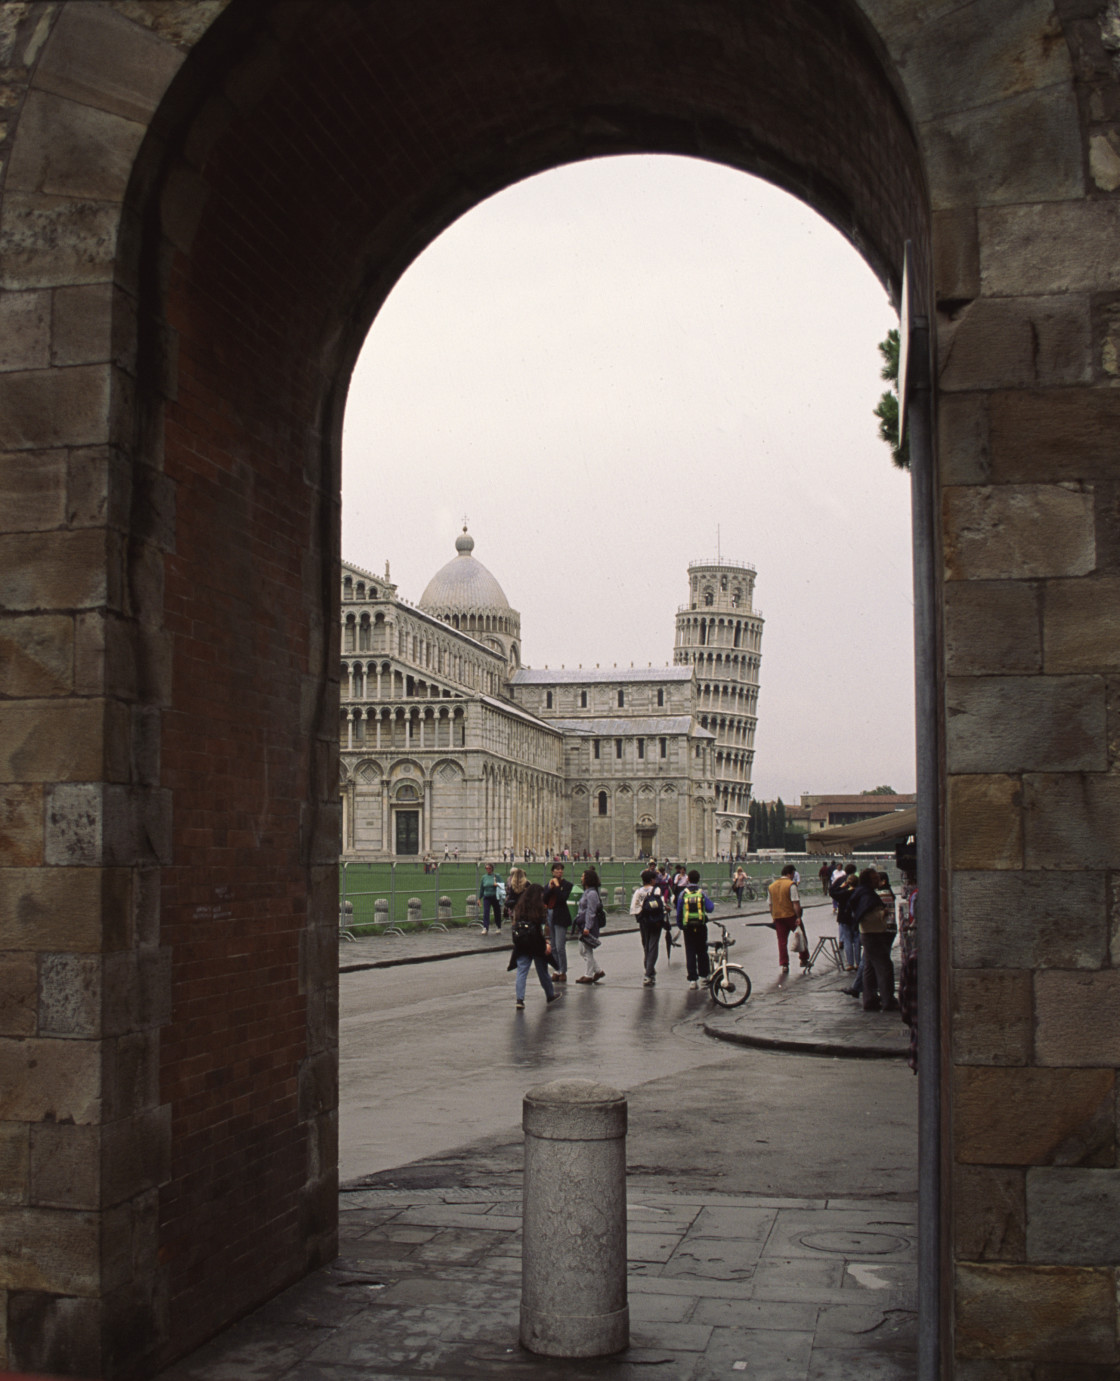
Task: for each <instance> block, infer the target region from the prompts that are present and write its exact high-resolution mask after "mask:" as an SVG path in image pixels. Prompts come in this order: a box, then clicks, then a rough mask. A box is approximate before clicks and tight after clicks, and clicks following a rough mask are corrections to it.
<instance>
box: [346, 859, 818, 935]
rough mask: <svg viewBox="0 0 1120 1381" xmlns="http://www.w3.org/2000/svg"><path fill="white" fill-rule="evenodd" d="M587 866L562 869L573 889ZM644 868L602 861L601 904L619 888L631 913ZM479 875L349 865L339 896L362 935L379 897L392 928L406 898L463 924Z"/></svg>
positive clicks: (759, 875) (769, 869)
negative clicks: (446, 911) (443, 901)
mask: <svg viewBox="0 0 1120 1381" xmlns="http://www.w3.org/2000/svg"><path fill="white" fill-rule="evenodd" d="M511 866H520V867H523V868H524V869H525V872H526V874H527V875H528V878H529V881H530V882H539V883H541V884H542V885H543V884H545V883H547V881H548V879H549V876H550V872H549V865H548V864H547V863H543V862H542V863H528V864H520V865H511V864H508V863H503V864H496V865H495V871H496V872H497V873H498V874H499V875H500V876H502V877H503V878H504V877H506V876H508V874H509V870H510V867H511ZM587 866H588V865H587V864H586V863H568V864H567V865H565V873H566V876H567V877H569V878H570V879H571V880H572V882H573V883H575V885H576V887H577V889H578V887H579V880H580V877H581V875H582V873H583V870H584V868H586V867H587ZM643 866H644V865H642V864H640V863H639V862H638V861H637V860H631V861H628V862H625V863H621V862H618V863H608V862H605V861H604V862H601V863H599V864H598V865H597V867H598V872H599V876H600V878H601V879H602V882H603V889H604V891H605V893H606V895H605V896H604V898H603V901H604V904H605V905H606V907H607V909H608V910H614V908H615V888H616V887H621V888H622V891H623V897H622V908H623V910H625V909H627V908H628V907H629V905H630V895H631V893H632V891H633V889H634V888H635V887H636V886H637V885H638V882H639V878H640V874H641V871H642V867H643ZM819 866H820V864H819V863H815V862H813V861H812V860H811V861H810V862H809V863H808V864H805V865H801V873H802V879H803V885H804V886H805V887H806V890H807V892H808V893H809V895H812V894H813V893H814V890H815V888H816V870H817V868H818V867H819ZM481 871H482V870H481V868H479V867H478V866H477V865H476V864H475V863H441V864H439V866H438V868H437V870H436V871H435V872H431V873H425V872H424V865H423V863H422V862H421V861H420V860H417V861H416V862H415V863H412V862H396V863H389V862H386V863H347V864H343V865H341V866H340V868H339V896H340V900H346V901H349V902H350V903H351V904H352V905H353V917H352V921H351V924H352V925H353V926H354V927H356V928H358V929H360V930H364V929H366V928H367V927H369V926H372V925H373V918H374V910H373V903H374V901H375V900H376V898H378V897H384V898H385V899H386V900H387V901H388V902H389V916H390V920H391V921H392V922H394V923H400V922H402V921H406V920H407V919H408V899H409V898H410V897H419V898H420V903H421V916H422V919H423V920H424V921H425V922H430V921H434V920H435V919H436V918H437V914H438V913H437V908H438V903H439V898H440V897H450V898H451V914H452V917H454V918H455V919H456V920H458V921H459V922H463V921H464V920H465V917H466V902H467V898H468V897H472V896H477V895H478V878H479V875H480V873H481ZM746 871H747V872H748V873H749V874H750V875H751V877H752V878H755V879H757V880H758V881H759V882H763V883H764V882H766V881H768V880H769V879H770V878H772V877H773V876H774V875H775V872H776V868H775V866H774V865H773V863H752V864H749V865H747V869H746ZM730 872H731V870H729V868H728V865H727V864H726V863H708V864H704V865H700V874H701V877H703V879H704V880H705V881H706V882H708V883H709V884H711V883H716V882H719V883H723V882H726V881H727V880H728V879H729V877H730Z"/></svg>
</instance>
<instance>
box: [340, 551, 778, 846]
mask: <svg viewBox="0 0 1120 1381" xmlns="http://www.w3.org/2000/svg"><path fill="white" fill-rule="evenodd" d="M455 546H456V555H455V556H454V557H453V558H452V559H451V560H450V561H449V562H448V563H447V564H446V565H445V566H443V567H442V568H441V569H440V570H439V571H437V572H436V574H435V575H434V576H433V577H432V579H431V580H430V581H429V582H428V585H427V587H426V588H425V590H424V592H423V594H422V595H421V597H420V601H419V603H418V604H415V605H413V604H409V603H408V602H407V601H405V600H402V599H401V598H399V596H398V594H397V587H396V586H395V585H394V584H393V583H392V582H391V580H390V578H389V568H388V565H386V568H385V575H384V576H383V577H382V576H377V575H374V574H373V573H372V572H370V571H366V570H363V569H362V568H361V567H358V566H354V565H351V564H349V563H347V562H344V563H343V566H342V609H341V619H342V629H341V655H342V665H341V674H342V707H341V716H342V721H341V755H340V763H341V766H340V775H341V788H340V789H341V797H342V853H343V857H344V858H346V859H353V860H358V859H386V858H390V859H391V858H401V857H411V856H416V855H432V856H434V857H436V858H443V857H445V856H452V857H460V858H483V857H487V856H491V855H498V854H501V853H503V852H508V851H509V850H513V851H514V852H515V853H516V854H517V855H519V856H521V855H524V854H525V853H526V852H529V851H531V852H533V853H535V854H537V855H544V854H548V853H551V852H553V851H555V850H558V849H563V848H570V849H572V850H575V851H578V852H582V851H583V850H585V849H586V850H588V851H589V852H591V853H595V852H596V851H598V852H599V853H600V854H602V855H603V856H605V857H612V856H613V857H622V858H628V857H634V856H635V855H637V854H638V853H646V854H649V853H655V854H657V855H659V856H661V857H667V856H668V857H674V858H676V857H680V858H685V857H687V858H689V859H702V858H709V857H713V856H714V855H716V854H717V853H727V852H730V853H735V852H738V851H739V850H745V849H746V847H747V842H748V841H747V806H748V804H749V800H750V789H751V767H752V762H753V757H754V729H755V722H756V714H757V701H758V672H759V659H760V655H761V637H762V619H761V616H760V615H759V614H757V613H756V612H755V611H754V610H753V607H752V599H753V590H754V569H753V567H750V566H747V565H744V564H742V563H738V562H730V561H717V562H697V563H693V564H692V565H690V566H689V602H688V604H687V605H686V606H682V607H681V609H680V610H678V613H677V629H676V645H675V648H674V665H672V666H666V667H661V668H654V667H652V666H651V667H647V668H644V669H643V668H635V667H630V668H627V669H623V668H617V667H612V668H610V669H601V668H599V667H596V668H595V669H594V670H588V669H584V668H582V667H580V668H577V669H567V668H563V667H562V668H560V669H558V670H556V669H551V670H550V669H549V668H547V667H546V668H544V669H533V668H529V667H525V666H522V664H521V618H520V615H519V614H518V613H517V611H516V610H515V609H513V608H512V607H511V606H510V604H509V601H508V600H507V599H506V597H505V594H504V592H503V591H502V588H501V586H500V585H499V583H498V581H497V580H496V579H495V578H494V576H493V575H492V574H491V573H490V571H489V570H487V568H486V567H485V566H484V565H483V564H482V563H481V562H480V561H479V560H477V559H476V558H475V556H474V540H473V538H472V537H471V536H470V534H469V533H468V532H467V530H466V528H464V529H463V532H462V534H461V535H460V536H459V538H458V539H457V541H456V543H455Z"/></svg>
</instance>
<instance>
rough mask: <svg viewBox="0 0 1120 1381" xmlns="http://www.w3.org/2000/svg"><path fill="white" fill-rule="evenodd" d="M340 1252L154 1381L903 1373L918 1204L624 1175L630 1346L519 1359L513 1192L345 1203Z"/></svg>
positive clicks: (375, 1195)
mask: <svg viewBox="0 0 1120 1381" xmlns="http://www.w3.org/2000/svg"><path fill="white" fill-rule="evenodd" d="M342 1200H343V1212H342V1234H341V1243H340V1247H341V1251H340V1255H339V1258H338V1260H337V1261H336V1262H335V1263H334V1264H333V1265H332V1266H331V1267H329V1268H327V1269H326V1270H323V1271H320V1272H318V1273H317V1274H316V1275H315V1276H313V1277H311V1278H310V1279H309V1280H307V1281H304V1282H301V1283H300V1284H299V1285H296V1286H293V1287H292V1289H290V1290H288V1291H287V1292H286V1293H284V1294H283V1295H280V1296H279V1297H278V1298H277V1299H275V1300H273V1301H272V1302H271V1303H270V1304H268V1305H266V1306H265V1307H264V1308H263V1309H260V1310H258V1311H257V1312H256V1313H255V1314H254V1315H252V1316H251V1317H250V1318H248V1319H246V1320H244V1321H243V1322H242V1323H240V1324H238V1325H237V1326H236V1327H235V1328H233V1329H232V1330H230V1331H229V1332H228V1333H226V1334H225V1335H223V1336H222V1337H221V1338H220V1339H218V1340H217V1341H216V1342H214V1343H212V1344H210V1345H208V1346H207V1347H204V1348H202V1349H201V1350H200V1351H199V1352H197V1353H196V1354H195V1355H194V1356H193V1357H191V1358H189V1359H188V1360H187V1361H185V1362H183V1363H181V1364H179V1365H178V1366H177V1367H173V1368H172V1369H171V1370H170V1371H167V1372H165V1373H163V1377H162V1381H274V1379H275V1381H358V1378H363V1381H398V1379H399V1381H403V1378H411V1377H431V1378H446V1379H447V1381H450V1379H451V1378H456V1379H457V1378H462V1377H469V1376H477V1377H502V1378H507V1377H508V1378H509V1379H510V1381H517V1378H534V1379H535V1381H559V1379H560V1378H565V1381H579V1379H580V1378H604V1381H608V1379H609V1381H632V1379H633V1378H636V1377H639V1376H641V1377H649V1376H650V1375H653V1376H662V1377H665V1378H667V1381H714V1378H725V1377H733V1376H736V1375H744V1376H746V1377H747V1378H748V1381H795V1379H796V1381H848V1379H849V1378H851V1381H856V1378H859V1381H868V1378H871V1379H872V1381H888V1379H889V1381H910V1378H912V1377H913V1376H914V1374H915V1373H914V1364H913V1360H912V1359H913V1352H914V1346H915V1318H916V1316H915V1312H914V1311H915V1302H914V1275H915V1267H914V1260H915V1250H916V1228H915V1209H914V1207H913V1205H909V1204H887V1205H884V1204H882V1203H879V1202H872V1203H866V1202H860V1201H850V1200H844V1199H836V1200H826V1199H768V1198H761V1197H753V1196H748V1195H732V1194H725V1195H715V1194H705V1195H690V1194H682V1193H667V1192H665V1187H664V1186H663V1185H659V1184H657V1183H656V1182H648V1183H642V1182H640V1181H636V1180H635V1179H634V1178H633V1177H632V1178H631V1181H630V1194H629V1199H628V1204H627V1214H628V1223H629V1231H628V1234H627V1240H628V1255H629V1272H628V1281H627V1286H628V1295H629V1303H630V1347H629V1348H628V1349H627V1350H626V1351H625V1352H624V1353H621V1354H619V1355H617V1356H616V1357H610V1358H599V1359H595V1360H591V1361H587V1360H582V1361H575V1360H570V1361H569V1360H555V1359H548V1358H542V1357H535V1356H533V1355H532V1354H530V1353H528V1352H525V1351H524V1350H523V1349H521V1348H520V1346H519V1345H518V1341H517V1336H518V1310H519V1300H520V1288H521V1258H520V1244H521V1215H520V1188H519V1186H518V1185H517V1184H516V1183H513V1182H500V1181H496V1182H493V1183H491V1184H489V1185H478V1186H475V1187H466V1188H460V1189H453V1188H450V1187H447V1188H442V1189H425V1188H423V1187H409V1186H407V1185H400V1186H372V1187H370V1188H365V1189H358V1190H356V1191H354V1192H350V1193H344V1194H343V1196H342Z"/></svg>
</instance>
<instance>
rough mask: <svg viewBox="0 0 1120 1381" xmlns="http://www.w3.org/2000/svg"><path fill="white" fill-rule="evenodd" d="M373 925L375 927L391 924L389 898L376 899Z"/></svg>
mask: <svg viewBox="0 0 1120 1381" xmlns="http://www.w3.org/2000/svg"><path fill="white" fill-rule="evenodd" d="M373 923H374V925H388V924H389V898H388V897H375V898H374V902H373Z"/></svg>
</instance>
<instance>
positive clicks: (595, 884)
mask: <svg viewBox="0 0 1120 1381" xmlns="http://www.w3.org/2000/svg"><path fill="white" fill-rule="evenodd" d="M581 882H582V885H583V895H582V896H581V897H580V899H579V908H578V909H577V911H576V929H577V930H578V931H579V952H580V954H581V955H582V956H583V962H584V965H585V966H586V968H587V972H586V973H585V974H582V975H581V976H580V977H579V978H577V979H576V982H577V983H598V982H599V980H600V979H601V978H605V977H606V975H605V974H604V972H603V970H602V969H601V968H600V967H599V962H598V960H597V959H596V958H595V951H596V950H597V949H598V948H599V944H600V940H599V924H600V917H601V914H602V910H603V904H602V901H601V900H600V897H599V893H600V891H601V890H602V886H603V884H602V883H601V882H600V881H599V874H598V873H597V872H596V871H595V869H594V868H588V869H587V871H586V872H585V873H584V875H583V878H582V879H581Z"/></svg>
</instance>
